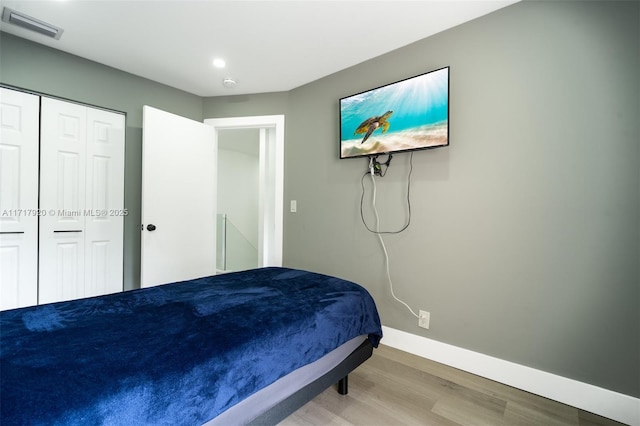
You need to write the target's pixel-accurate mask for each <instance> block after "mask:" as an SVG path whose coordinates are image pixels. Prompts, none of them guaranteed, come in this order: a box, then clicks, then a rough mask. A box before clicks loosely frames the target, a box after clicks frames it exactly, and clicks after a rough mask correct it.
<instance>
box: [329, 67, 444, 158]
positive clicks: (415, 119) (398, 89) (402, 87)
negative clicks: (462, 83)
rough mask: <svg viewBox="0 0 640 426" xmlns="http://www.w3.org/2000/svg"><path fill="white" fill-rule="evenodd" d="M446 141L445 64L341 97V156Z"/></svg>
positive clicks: (372, 153) (410, 147)
mask: <svg viewBox="0 0 640 426" xmlns="http://www.w3.org/2000/svg"><path fill="white" fill-rule="evenodd" d="M448 145H449V67H445V68H441V69H438V70H435V71H430V72H427V73H424V74H420V75H417V76H415V77H411V78H408V79H405V80H401V81H398V82H395V83H391V84H388V85H385V86H381V87H378V88H375V89H371V90H367V91H366V92H362V93H358V94H355V95H351V96H347V97H344V98H341V99H340V158H357V157H366V156H376V155H383V154H393V153H396V152H403V151H413V150H417V149H427V148H437V147H442V146H448Z"/></svg>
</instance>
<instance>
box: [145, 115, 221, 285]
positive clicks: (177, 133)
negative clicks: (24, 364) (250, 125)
mask: <svg viewBox="0 0 640 426" xmlns="http://www.w3.org/2000/svg"><path fill="white" fill-rule="evenodd" d="M142 145H143V148H142V224H143V225H142V227H143V228H142V243H141V246H142V252H141V280H140V281H141V286H142V287H149V286H154V285H158V284H165V283H170V282H175V281H182V280H188V279H193V278H199V277H203V276H209V275H215V273H216V180H217V175H216V174H217V172H216V168H217V157H216V149H215V138H214V129H213V127H211V126H208V125H206V124H203V123H200V122H197V121H194V120H189V119H187V118H184V117H180V116H178V115H175V114H171V113H168V112H165V111H161V110H158V109H155V108H151V107H149V106H145V107H144V108H143V136H142Z"/></svg>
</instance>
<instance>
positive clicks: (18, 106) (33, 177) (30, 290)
mask: <svg viewBox="0 0 640 426" xmlns="http://www.w3.org/2000/svg"><path fill="white" fill-rule="evenodd" d="M39 110H40V98H39V96H36V95H31V94H27V93H22V92H18V91H15V90H9V89H5V88H0V128H1V134H0V310H4V309H13V308H21V307H24V306H31V305H35V304H37V303H38V213H39V211H38V138H39V131H40V124H39Z"/></svg>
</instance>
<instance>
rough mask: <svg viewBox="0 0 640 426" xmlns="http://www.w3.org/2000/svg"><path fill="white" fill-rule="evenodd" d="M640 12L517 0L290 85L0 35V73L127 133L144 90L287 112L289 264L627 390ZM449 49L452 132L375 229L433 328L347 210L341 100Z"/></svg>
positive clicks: (395, 192) (354, 206) (636, 339)
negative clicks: (129, 69)
mask: <svg viewBox="0 0 640 426" xmlns="http://www.w3.org/2000/svg"><path fill="white" fill-rule="evenodd" d="M639 27H640V5H639V3H638V2H621V3H617V2H610V1H606V2H543V1H539V2H524V3H518V4H516V5H513V6H510V7H507V8H505V9H502V10H500V11H498V12H495V13H493V14H491V15H487V16H485V17H482V18H480V19H477V20H475V21H472V22H470V23H467V24H464V25H461V26H459V27H456V28H453V29H451V30H448V31H445V32H443V33H440V34H438V35H435V36H433V37H430V38H428V39H425V40H422V41H420V42H418V43H415V44H413V45H410V46H407V47H405V48H403V49H399V50H397V51H394V52H392V53H389V54H387V55H384V56H382V57H380V58H377V59H374V60H371V61H368V62H366V63H363V64H360V65H358V66H356V67H353V68H350V69H348V70H345V71H342V72H339V73H337V74H334V75H332V76H329V77H327V78H324V79H321V80H318V81H316V82H313V83H311V84H309V85H306V86H303V87H300V88H297V89H295V90H292V91H290V92H287V93H276V94H261V95H249V96H238V97H223V98H206V99H200V98H197V97H194V96H192V95H188V94H185V93H184V92H180V91H177V90H174V89H170V88H167V87H166V86H162V85H159V84H156V83H152V82H149V81H146V80H143V79H138V78H137V77H133V76H129V75H125V74H124V73H120V72H119V71H116V70H113V69H110V68H106V67H102V66H100V65H98V64H95V63H92V62H89V61H84V60H82V59H79V58H74V57H72V56H69V55H65V54H63V53H60V52H55V51H53V50H50V49H46V48H42V47H38V46H37V45H33V44H31V43H28V42H25V41H22V40H19V39H15V38H13V37H10V36H7V35H5V34H3V35H2V46H1V47H2V53H1V56H0V61H1V62H0V67H1V68H0V81H1V82H3V83H8V84H14V85H17V86H22V87H28V88H30V89H34V90H41V91H44V92H47V93H51V94H55V95H59V96H64V97H68V98H73V99H76V100H79V101H84V102H89V103H93V104H97V105H101V106H105V107H111V108H114V109H119V110H124V111H127V112H128V113H129V115H130V116H131V117H129V122H128V125H129V126H132V128H131V129H128V134H127V137H128V139H127V144H128V145H129V144H132V143H133V144H139V141H140V132H141V131H140V127H139V126H140V121H139V117H140V114H141V112H140V111H141V105H142V104H145V103H146V104H151V105H153V106H156V107H158V108H161V109H165V110H169V111H171V112H175V113H178V114H181V115H184V116H188V117H191V118H194V119H201V118H210V117H229V116H247V115H266V114H285V115H286V140H285V145H286V148H285V205H287V204H288V201H289V200H290V199H297V200H298V213H295V214H293V213H286V214H285V224H284V232H285V235H284V250H285V252H284V262H285V265H287V266H293V267H300V268H306V269H310V270H314V271H319V272H324V273H330V274H335V275H338V276H341V277H344V278H347V279H351V280H354V281H356V282H358V283H361V284H362V285H364V286H365V287H366V288H367V289H369V291H370V292H371V293H372V294H373V296H374V298H375V299H376V302H377V304H378V307H379V309H380V313H381V316H382V320H383V323H384V324H385V325H388V326H390V327H393V328H396V329H399V330H403V331H406V332H409V333H413V334H416V335H422V336H426V337H429V338H432V339H435V340H439V341H442V342H446V343H450V344H453V345H456V346H460V347H463V348H468V349H471V350H474V351H478V352H481V353H485V354H488V355H492V356H496V357H498V358H502V359H506V360H509V361H513V362H516V363H520V364H524V365H528V366H531V367H534V368H538V369H541V370H544V371H549V372H551V373H555V374H559V375H561V376H565V377H570V378H573V379H576V380H580V381H583V382H586V383H591V384H594V385H596V386H600V387H603V388H606V389H611V390H614V391H618V392H622V393H625V394H628V395H632V396H636V397H640V384H639V382H638V377H640V367H639V365H640V309H639V307H640V290H639V287H640V266H639V264H640V223H639V218H640V142H639V141H640V129H639V124H638V122H639V120H638V118H639V116H640V105H639V103H640V87H639V85H640V83H639V81H638V77H637V76H638V75H640V52H639V48H638V42H639V40H640V32H639V31H640V30H639ZM45 64H46V66H47V67H51V70H49V69H46V70H45V69H44V68H43V66H44V65H45ZM447 65H448V66H451V133H450V136H451V146H450V147H448V148H441V149H437V150H431V151H421V152H417V153H415V154H414V156H413V166H414V167H413V175H412V180H411V206H412V222H411V226H410V228H409V229H408V230H407V231H405V232H404V233H402V234H400V235H395V236H388V237H386V238H385V240H386V242H387V246H388V250H389V254H390V257H391V274H392V277H393V280H394V288H395V291H396V293H397V294H398V295H399V296H400V297H401V298H403V299H405V300H407V301H409V302H410V304H411V306H412V307H413V308H414V309H415V310H417V309H425V310H428V311H430V312H431V314H432V318H431V330H428V331H427V330H424V329H421V328H418V327H417V320H416V319H415V318H414V317H413V316H411V315H410V314H409V313H408V311H406V309H405V308H404V307H403V306H401V305H400V304H398V303H396V302H394V301H393V300H392V298H391V295H390V294H389V288H388V284H387V282H386V278H385V272H384V265H383V263H384V259H383V254H382V250H381V248H380V246H379V243H378V242H377V239H376V237H375V236H374V235H372V234H370V233H368V232H367V231H366V230H365V229H364V227H363V225H362V223H361V221H360V213H359V200H360V194H361V188H360V178H361V177H362V175H363V173H364V172H365V170H366V161H365V160H353V159H352V160H338V141H339V134H338V122H337V117H338V99H339V98H340V97H342V96H346V95H350V94H353V93H356V92H359V91H362V90H366V89H370V88H372V87H376V86H378V85H381V84H386V83H390V82H393V81H396V80H399V79H402V78H406V77H410V76H413V75H416V74H419V73H423V72H425V71H429V70H432V69H435V68H440V67H442V66H447ZM70 71H72V72H73V73H74V77H73V78H71V77H67V75H68V74H69V72H70ZM77 84H79V85H80V86H79V87H78V88H76V85H77ZM101 87H102V88H101ZM132 91H133V92H132ZM136 116H137V117H138V118H137V119H136V118H135V117H136ZM131 140H133V142H131ZM134 148H135V147H134ZM129 149H130V147H129V146H128V148H127V154H128V155H129ZM135 149H136V152H138V159H136V158H135V157H134V158H131V156H130V157H128V159H127V190H128V194H129V195H128V198H127V203H130V204H131V203H134V202H135V200H132V198H135V196H134V195H132V194H137V193H136V191H139V190H138V187H139V173H140V171H139V167H140V166H139V147H138V148H135ZM409 158H410V156H409V155H408V154H405V155H398V156H396V157H394V162H393V164H392V166H391V168H390V169H389V172H388V174H387V176H386V177H384V178H382V179H378V181H377V186H378V206H379V211H380V215H381V225H382V227H383V228H396V227H398V226H400V225H401V224H402V223H403V222H404V220H405V219H406V213H407V211H406V208H405V206H404V197H405V196H406V194H405V190H406V182H407V174H408V168H409ZM136 179H137V180H136ZM285 211H287V212H288V209H285ZM367 214H368V215H369V216H368V217H370V213H369V212H368V213H367ZM136 235H137V237H136V238H139V234H137V233H136ZM129 238H130V239H132V238H133V236H130V237H129ZM137 244H138V245H139V241H138V243H137ZM133 245H135V243H134V244H131V246H133ZM133 251H135V250H133V249H131V248H129V254H131V256H132V258H131V259H129V261H130V262H131V263H132V264H135V262H136V258H134V257H133V256H134V255H136V256H137V253H133Z"/></svg>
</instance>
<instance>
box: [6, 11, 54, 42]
mask: <svg viewBox="0 0 640 426" xmlns="http://www.w3.org/2000/svg"><path fill="white" fill-rule="evenodd" d="M2 20H3V21H4V22H8V23H10V24H14V25H17V26H19V27H22V28H26V29H28V30H31V31H35V32H37V33H40V34H43V35H46V36H47V37H51V38H55V39H56V40H58V39H59V38H60V36H61V35H62V32H63V31H64V30H63V29H62V28H59V27H56V26H55V25H51V24H47V23H46V22H44V21H41V20H39V19H36V18H32V17H31V16H28V15H25V14H24V13H21V12H18V11H15V10H13V9H9V8H8V7H5V8H4V10H3V11H2Z"/></svg>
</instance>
